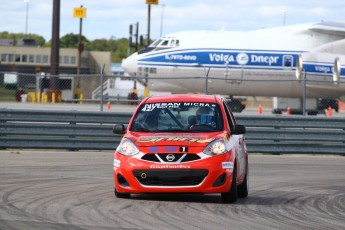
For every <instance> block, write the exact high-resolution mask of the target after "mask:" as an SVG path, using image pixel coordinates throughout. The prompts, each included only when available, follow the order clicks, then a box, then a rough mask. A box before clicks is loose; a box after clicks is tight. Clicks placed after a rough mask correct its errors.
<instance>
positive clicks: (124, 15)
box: [0, 0, 345, 41]
mask: <svg viewBox="0 0 345 230" xmlns="http://www.w3.org/2000/svg"><path fill="white" fill-rule="evenodd" d="M53 1H54V0H7V1H5V0H0V3H2V4H0V32H3V31H7V32H10V33H25V32H26V30H27V32H28V33H33V34H38V35H41V36H43V37H44V38H45V39H46V41H49V40H50V39H51V34H52V12H53ZM60 4H61V8H60V37H62V36H64V35H66V34H69V33H74V34H78V33H79V19H78V18H74V17H73V9H74V8H75V7H80V6H81V5H83V6H84V7H85V8H86V18H84V19H83V27H82V28H83V31H82V34H83V35H84V36H85V37H86V38H87V39H89V40H94V39H103V38H104V39H111V38H115V39H119V38H123V37H126V38H127V37H128V36H129V25H130V24H134V23H137V22H139V34H140V35H144V36H146V35H147V21H148V16H147V15H148V6H147V5H146V1H145V0H60ZM322 20H323V21H343V22H345V1H344V0H185V1H181V0H159V4H158V5H151V33H150V38H151V39H156V38H159V37H160V35H161V34H163V35H164V34H169V33H173V32H179V31H185V30H220V29H225V30H237V31H239V30H253V29H260V28H266V27H275V26H282V25H284V24H285V25H292V24H299V23H313V22H315V23H317V22H320V21H322ZM26 25H27V26H26Z"/></svg>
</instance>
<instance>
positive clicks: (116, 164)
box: [113, 159, 121, 168]
mask: <svg viewBox="0 0 345 230" xmlns="http://www.w3.org/2000/svg"><path fill="white" fill-rule="evenodd" d="M120 164H121V161H119V160H116V159H114V162H113V166H114V168H120Z"/></svg>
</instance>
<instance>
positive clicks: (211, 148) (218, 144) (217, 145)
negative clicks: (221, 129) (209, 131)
mask: <svg viewBox="0 0 345 230" xmlns="http://www.w3.org/2000/svg"><path fill="white" fill-rule="evenodd" d="M203 152H204V153H205V154H208V155H213V156H214V155H219V154H223V153H225V152H226V147H225V142H224V140H222V139H219V140H215V141H213V142H211V143H210V144H209V145H207V146H206V148H205V149H204V151H203Z"/></svg>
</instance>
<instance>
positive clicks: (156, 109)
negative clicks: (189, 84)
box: [113, 94, 249, 203]
mask: <svg viewBox="0 0 345 230" xmlns="http://www.w3.org/2000/svg"><path fill="white" fill-rule="evenodd" d="M113 131H114V133H116V134H123V138H122V140H121V142H120V144H119V145H118V147H117V148H116V151H115V153H114V161H113V174H114V186H115V190H114V191H115V196H116V197H118V198H129V197H130V194H138V193H202V194H211V193H219V194H220V195H221V198H222V200H223V202H225V203H233V202H236V200H237V198H238V197H240V198H244V197H247V196H248V187H249V183H248V182H249V180H248V176H249V175H248V153H247V148H246V144H245V139H244V136H243V135H244V134H245V127H244V126H243V125H239V124H237V123H236V120H235V117H234V115H233V113H232V112H231V110H230V108H229V106H228V105H227V103H226V102H225V100H224V99H223V98H222V97H220V96H211V95H189V94H183V95H167V96H151V97H148V98H146V99H144V100H143V101H142V102H141V103H140V104H139V106H138V108H137V109H136V111H135V113H134V114H133V116H132V118H131V119H130V121H129V124H116V125H115V126H114V129H113Z"/></svg>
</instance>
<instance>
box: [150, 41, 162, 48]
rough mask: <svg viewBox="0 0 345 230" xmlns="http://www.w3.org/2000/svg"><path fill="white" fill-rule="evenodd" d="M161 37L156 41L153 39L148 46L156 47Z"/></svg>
mask: <svg viewBox="0 0 345 230" xmlns="http://www.w3.org/2000/svg"><path fill="white" fill-rule="evenodd" d="M161 41H162V39H158V40H156V41H154V42H153V43H152V44H151V45H150V46H151V47H157V46H158V44H159V43H161Z"/></svg>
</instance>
